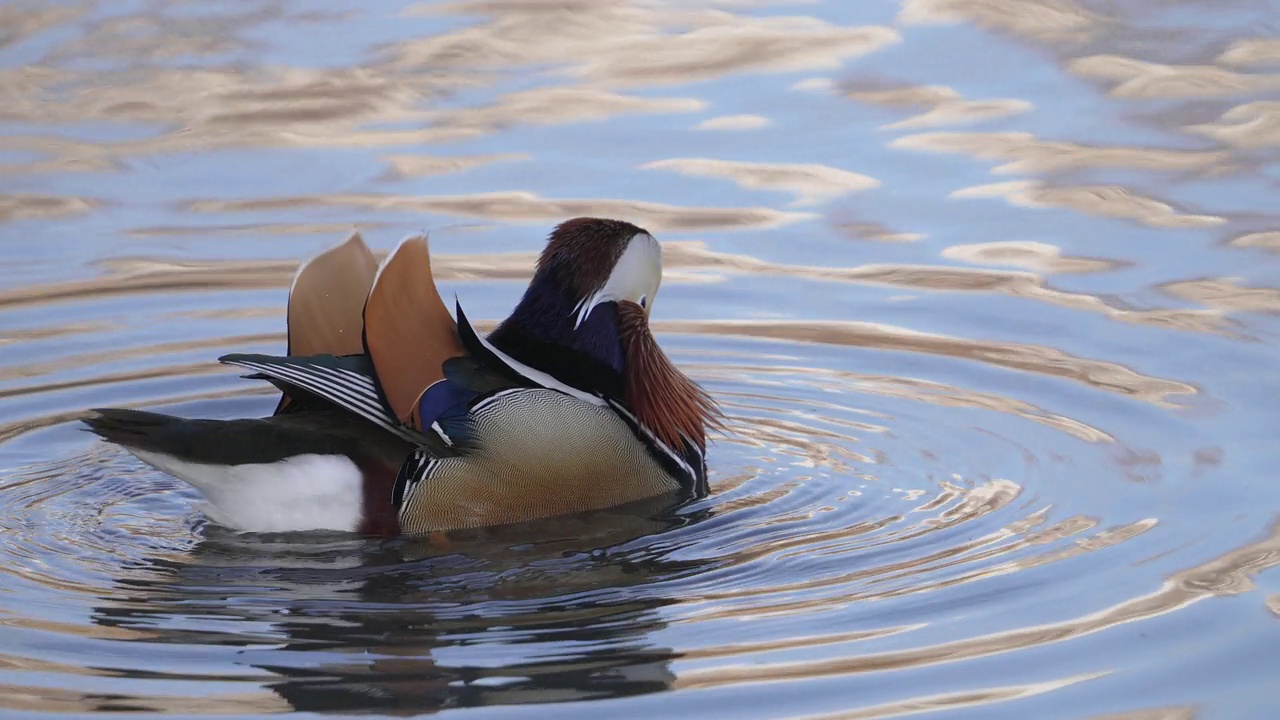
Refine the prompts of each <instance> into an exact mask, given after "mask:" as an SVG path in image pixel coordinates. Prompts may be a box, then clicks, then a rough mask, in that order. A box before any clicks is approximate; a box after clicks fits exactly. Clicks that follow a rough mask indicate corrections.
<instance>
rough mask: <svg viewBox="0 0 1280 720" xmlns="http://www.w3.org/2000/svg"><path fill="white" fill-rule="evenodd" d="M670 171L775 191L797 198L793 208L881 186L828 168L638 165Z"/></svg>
mask: <svg viewBox="0 0 1280 720" xmlns="http://www.w3.org/2000/svg"><path fill="white" fill-rule="evenodd" d="M640 167H641V169H643V170H672V171H675V172H678V173H680V174H682V175H689V176H693V177H713V178H727V179H729V180H732V181H734V182H735V183H737V185H738V187H741V188H745V189H748V190H778V191H782V192H789V193H792V194H794V195H795V196H796V199H795V201H794V202H792V203H791V204H792V205H793V206H804V205H817V204H819V203H821V202H824V201H827V200H831V199H834V198H838V197H842V196H844V195H850V194H853V193H856V192H861V191H863V190H870V189H872V188H877V187H880V181H879V180H876V179H875V178H873V177H868V176H866V175H861V174H859V173H855V172H849V171H848V170H841V169H839V168H834V167H830V166H828V165H816V164H815V165H797V164H786V163H756V162H733V161H729V160H713V159H710V158H671V159H669V160H657V161H655V162H651V163H648V164H645V165H641V166H640Z"/></svg>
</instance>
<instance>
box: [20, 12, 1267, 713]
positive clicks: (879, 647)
mask: <svg viewBox="0 0 1280 720" xmlns="http://www.w3.org/2000/svg"><path fill="white" fill-rule="evenodd" d="M353 8H355V9H353ZM1275 11H1276V7H1275V5H1274V3H1271V2H1261V1H1259V2H1252V1H1248V0H1238V1H1235V2H1212V3H1211V2H1182V3H1173V4H1171V3H1156V2H1129V3H1108V2H1101V1H1098V0H904V1H903V2H901V3H898V2H889V1H887V0H886V1H881V2H859V3H852V2H834V1H832V0H828V1H827V2H813V3H786V2H776V3H773V2H768V1H767V0H766V1H765V2H754V3H732V2H705V3H704V2H698V3H662V2H655V3H648V2H634V3H633V2H625V1H624V0H618V1H617V2H595V1H590V2H588V1H587V0H582V1H580V2H573V1H570V0H563V1H561V2H554V1H550V0H539V1H537V2H534V1H530V2H465V1H464V2H459V3H453V4H444V3H440V4H435V3H423V4H417V5H413V4H406V3H403V2H378V3H365V4H360V5H359V6H358V7H357V6H356V5H352V4H343V3H316V2H307V3H302V2H284V1H282V0H280V1H277V0H261V1H255V2H244V3H226V2H223V3H218V2H205V3H189V2H178V1H177V0H169V1H161V2H148V3H141V2H139V3H134V2H127V3H126V2H110V3H107V2H97V3H94V2H75V3H44V4H36V3H14V4H9V5H6V6H4V7H3V8H0V98H3V102H0V165H2V167H0V258H2V260H3V262H0V397H2V398H3V402H0V572H2V573H3V576H2V577H0V716H3V717H4V718H26V717H37V716H39V717H46V716H49V715H52V714H64V715H83V714H87V713H92V712H100V711H111V712H113V713H116V714H119V715H125V716H133V715H146V714H153V713H166V714H174V715H193V716H194V715H201V716H206V715H213V716H243V715H248V716H257V715H266V714H275V713H282V712H299V713H324V714H359V715H387V716H404V715H409V714H430V713H435V712H441V713H455V714H466V715H475V716H482V717H519V718H527V717H544V716H545V717H557V718H560V717H599V716H600V715H602V714H605V715H609V716H618V717H653V716H655V715H664V716H665V715H674V716H690V717H710V718H715V717H732V718H735V719H741V718H753V719H754V718H783V717H788V718H790V717H802V718H820V719H823V720H834V719H836V718H840V719H842V720H849V719H853V718H858V719H862V718H882V717H897V716H902V715H909V714H914V715H917V716H921V717H928V718H934V717H938V718H943V717H946V718H981V719H986V718H1030V717H1035V718H1063V719H1067V718H1070V719H1084V718H1091V719H1093V718H1097V719H1101V718H1108V719H1110V720H1117V719H1120V718H1123V719H1124V720H1185V719H1188V718H1196V719H1198V720H1199V719H1218V718H1248V719H1254V718H1257V719H1259V720H1261V719H1264V718H1269V717H1272V716H1273V715H1274V714H1275V710H1274V707H1276V706H1277V705H1278V704H1280V690H1277V687H1278V686H1277V684H1276V681H1275V678H1276V677H1277V674H1278V673H1280V652H1277V650H1276V649H1275V648H1276V647H1280V645H1278V644H1277V643H1278V642H1280V571H1277V570H1276V567H1275V566H1276V565H1278V564H1280V524H1278V523H1277V511H1278V509H1280V489H1278V488H1280V486H1278V485H1277V484H1276V483H1275V482H1274V481H1273V476H1274V474H1275V473H1274V468H1275V466H1276V461H1277V453H1276V450H1275V448H1276V433H1277V429H1278V428H1280V415H1278V414H1277V410H1276V406H1277V404H1276V401H1275V400H1276V398H1277V397H1280V376H1278V375H1277V373H1276V372H1275V368H1276V367H1277V366H1278V363H1280V334H1278V331H1280V325H1277V319H1276V316H1277V314H1280V287H1277V285H1276V278H1277V277H1280V218H1278V217H1277V215H1276V211H1275V208H1276V203H1275V197H1276V192H1277V187H1278V186H1277V178H1278V177H1280V175H1278V174H1277V172H1278V171H1277V163H1276V161H1277V154H1276V150H1277V148H1280V135H1278V134H1277V128H1280V40H1277V37H1280V32H1278V30H1280V25H1277V23H1278V22H1280V21H1278V18H1280V16H1278V15H1277V14H1276V12H1275ZM737 116H746V117H737ZM584 214H594V215H604V216H609V217H617V218H621V219H626V220H629V221H632V222H635V223H637V224H639V225H641V226H643V227H645V228H647V229H649V230H651V231H652V232H653V233H654V234H655V235H656V236H658V237H659V238H660V239H661V240H663V241H664V243H665V244H666V250H665V256H666V261H665V265H666V268H665V271H666V279H665V281H664V283H663V290H662V293H661V296H660V297H659V299H658V301H657V303H656V305H655V309H654V312H653V320H654V325H655V329H656V330H657V331H658V333H659V339H660V341H661V342H662V343H663V345H664V347H665V348H666V349H667V351H668V353H669V354H671V356H672V357H673V358H674V359H675V360H676V361H677V362H678V363H679V364H680V365H682V366H683V367H684V368H685V369H686V370H687V371H688V372H689V374H691V375H692V376H693V377H695V379H697V380H699V382H701V383H702V384H703V385H704V386H705V387H707V388H708V389H709V390H710V391H711V392H712V393H713V394H714V395H715V396H716V397H717V398H718V399H719V400H720V401H721V402H722V403H723V405H724V407H725V409H726V411H727V412H728V414H729V417H730V422H729V428H728V432H727V433H726V434H725V435H724V436H722V437H719V438H717V439H716V442H715V444H714V446H713V448H712V451H711V470H712V488H713V493H712V495H711V496H710V497H708V498H706V499H705V500H701V501H698V502H696V503H693V504H691V505H687V506H683V507H680V508H677V509H675V510H670V509H666V508H656V507H655V508H628V509H626V510H619V511H611V512H603V513H596V514H594V515H590V516H585V517H574V518H561V519H555V520H552V521H547V522H540V523H535V524H531V525H522V526H513V527H508V528H500V529H495V530H491V531H483V532H480V531H476V532H467V533H457V534H455V535H453V536H451V537H449V538H448V539H447V540H446V541H440V540H435V541H432V542H391V543H388V542H379V541H371V540H364V539H361V538H353V537H346V536H330V535H326V536H315V535H302V536H274V537H264V536H251V535H235V534H233V533H231V532H229V531H227V530H225V529H223V528H219V527H217V526H214V525H211V524H209V523H208V522H207V521H205V520H204V519H203V517H202V516H201V515H200V513H199V510H198V507H197V503H198V499H197V497H196V496H195V494H194V492H193V491H192V490H190V489H189V488H187V487H186V486H184V485H183V484H182V483H181V482H179V481H177V480H174V479H172V478H169V477H167V476H165V475H162V474H160V473H158V472H156V471H154V470H152V469H150V468H148V467H146V466H143V465H141V464H140V463H139V462H137V461H136V460H134V459H133V458H132V457H131V456H129V455H128V454H126V453H124V452H122V451H120V450H119V449H117V448H114V447H112V446H109V445H105V444H102V443H100V442H97V441H95V440H94V439H93V438H92V437H91V436H90V435H88V434H86V433H83V432H80V431H79V429H78V426H77V423H76V422H75V421H76V419H77V418H78V417H80V414H81V413H82V412H83V411H84V410H85V409H86V408H90V407H97V406H104V405H108V406H127V407H147V408H160V409H162V410H163V411H166V412H173V413H177V414H182V415H190V416H206V417H225V418H231V417H242V416H254V415H263V414H267V413H269V412H270V410H271V408H272V406H273V404H274V398H273V397H272V396H271V394H270V393H269V392H267V391H266V390H264V389H263V388H261V387H258V386H257V385H255V384H254V383H250V382H246V381H243V380H240V379H239V378H238V377H237V375H236V373H234V372H232V371H228V370H227V369H225V368H222V367H220V366H218V365H217V363H216V362H215V361H214V358H215V357H216V356H218V355H219V354H221V353H223V352H228V351H232V350H244V351H262V352H279V351H280V350H281V349H282V348H283V330H284V327H283V325H284V317H283V309H284V302H285V298H286V293H287V288H288V283H289V280H290V278H291V276H292V273H293V270H294V268H295V267H296V265H297V263H298V262H299V261H300V260H301V259H304V258H306V257H308V256H310V255H313V254H314V253H316V252H318V251H320V250H322V249H324V248H326V247H328V246H330V245H332V244H335V243H337V242H340V241H341V240H343V239H344V238H345V237H346V235H347V234H348V233H349V232H351V231H352V230H353V229H359V230H360V231H361V232H362V233H363V234H364V237H365V238H366V240H367V241H368V242H369V243H370V244H371V245H372V246H374V247H375V248H376V249H380V250H385V249H388V248H390V247H393V246H394V244H395V243H396V242H398V241H399V240H400V239H402V238H403V237H405V236H407V235H409V234H414V233H418V232H422V231H427V232H428V233H429V234H430V240H431V244H432V250H433V252H434V253H435V256H436V260H435V265H436V271H437V275H438V281H439V284H440V286H441V289H442V291H443V292H444V293H445V294H446V295H449V294H453V293H456V294H457V295H458V296H459V298H460V299H461V301H462V302H463V303H464V306H465V307H466V308H467V311H468V314H469V315H472V316H475V317H477V318H483V319H486V320H488V321H493V320H498V319H501V318H502V317H503V316H504V315H505V313H506V312H508V311H509V309H510V308H511V306H512V305H513V304H514V302H515V300H516V299H517V298H518V296H519V294H520V292H521V291H522V289H523V283H522V279H523V278H525V277H527V275H528V272H529V270H530V269H531V267H532V263H533V258H534V257H535V254H536V252H537V251H538V250H539V249H540V248H541V246H542V244H543V242H544V241H545V237H546V234H547V232H548V231H549V230H550V228H551V227H552V226H553V225H555V224H556V223H557V222H559V221H561V220H564V219H566V218H568V217H572V216H576V215H584Z"/></svg>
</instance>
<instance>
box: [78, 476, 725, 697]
mask: <svg viewBox="0 0 1280 720" xmlns="http://www.w3.org/2000/svg"><path fill="white" fill-rule="evenodd" d="M674 505H675V501H674V500H672V499H670V498H661V499H651V500H647V501H644V502H641V503H637V504H632V505H628V506H624V507H621V508H615V509H612V510H608V511H600V512H594V513H589V514H583V515H575V516H568V517H560V518H555V519H549V520H542V521H535V522H533V523H525V524H522V525H518V526H507V527H498V528H489V529H484V530H469V531H454V532H452V533H450V534H448V535H447V536H446V535H441V536H433V537H430V538H426V539H419V540H414V541H408V540H391V541H377V540H369V539H356V538H352V537H351V536H349V535H342V536H334V535H324V536H320V535H314V534H305V535H298V534H290V535H238V534H233V533H229V532H227V531H225V530H222V529H221V528H218V527H215V526H208V527H206V528H205V529H204V538H203V539H202V540H201V541H200V542H199V544H198V545H196V546H195V548H194V549H193V550H192V552H191V553H190V554H189V556H184V557H182V558H181V559H180V560H178V561H174V560H173V559H168V560H154V561H152V567H151V568H150V570H151V571H152V573H153V575H154V580H150V581H139V576H140V575H142V573H139V572H137V570H134V571H133V572H131V573H130V579H129V580H128V581H127V582H124V581H122V582H121V583H120V588H118V590H117V592H116V593H115V594H114V597H112V598H111V599H110V600H109V601H108V602H107V603H106V604H104V605H102V606H101V607H98V608H96V609H95V612H94V616H93V621H94V622H95V623H96V624H98V625H102V626H111V627H127V628H132V629H142V630H145V631H146V632H145V633H144V634H142V635H141V636H140V637H139V640H141V641H144V642H165V643H184V642H194V641H195V637H194V636H195V635H197V634H198V642H199V643H200V644H202V645H206V646H208V645H224V646H240V647H242V648H243V649H242V650H240V651H239V657H240V658H241V661H240V662H241V663H242V664H243V665H245V666H247V667H252V668H257V669H258V670H261V671H266V672H269V673H271V674H272V675H274V676H276V679H267V680H266V681H265V682H262V683H261V685H262V686H263V687H266V688H268V689H270V690H271V691H272V692H273V693H275V694H276V695H277V696H278V697H279V698H281V699H282V700H283V701H284V702H285V703H287V705H288V706H289V707H291V708H292V709H294V710H297V711H303V712H321V713H327V712H371V711H372V712H385V713H392V714H404V715H409V714H421V713H431V712H436V711H439V710H444V709H448V708H454V707H469V706H479V705H505V704H516V703H520V704H524V703H546V702H565V701H572V700H581V699H598V698H609V697H622V696H629V695H639V694H644V693H652V692H659V691H663V690H667V689H669V688H670V687H671V684H672V682H673V681H674V679H675V676H674V674H673V672H672V670H671V669H670V667H669V664H670V662H671V661H672V660H673V659H675V658H677V657H679V654H678V653H677V652H675V651H674V650H672V649H670V648H666V647H662V646H661V645H659V644H657V643H655V642H654V640H653V634H654V633H655V632H658V631H660V630H662V629H663V628H665V627H666V623H665V620H664V618H663V614H662V613H661V612H660V610H661V608H663V607H665V606H668V605H673V604H675V603H677V602H679V598H678V597H676V596H673V594H672V591H671V588H670V586H669V585H668V584H667V582H668V581H671V580H675V579H678V578H680V577H682V576H685V575H690V574H696V573H697V572H699V570H700V568H701V567H702V566H703V565H705V564H706V563H705V562H700V561H684V560H673V559H670V558H669V557H667V556H668V554H669V553H670V552H671V550H672V546H673V545H674V546H678V543H672V542H671V539H673V537H674V536H672V535H671V534H670V531H672V530H674V529H676V528H679V527H682V526H686V525H689V524H691V523H694V522H698V521H700V520H701V519H703V516H704V515H705V514H706V511H702V510H693V509H689V508H685V509H677V508H676V507H674ZM119 590H124V591H125V592H126V593H127V594H122V593H120V592H119ZM197 617H198V618H200V619H199V620H198V621H197V622H198V624H199V625H201V626H204V627H205V628H206V629H204V630H200V631H192V630H189V629H184V628H190V627H191V625H192V623H191V618H197ZM175 621H176V622H175ZM207 628H214V630H209V629H207ZM219 628H226V630H225V631H221V632H220V631H219V630H218V629H219ZM264 628H265V629H264ZM223 632H225V634H222V633H223ZM215 633H217V634H215ZM254 680H255V681H256V680H258V678H256V677H255V678H254Z"/></svg>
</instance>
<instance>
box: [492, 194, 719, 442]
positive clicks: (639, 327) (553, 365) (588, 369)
mask: <svg viewBox="0 0 1280 720" xmlns="http://www.w3.org/2000/svg"><path fill="white" fill-rule="evenodd" d="M661 284H662V246H661V245H659V244H658V241H657V240H656V239H654V237H653V235H651V234H650V233H648V232H647V231H645V230H644V229H643V228H640V227H637V226H635V225H632V224H631V223H627V222H622V221H619V220H607V219H601V218H575V219H573V220H568V221H566V222H564V223H561V224H560V225H559V226H557V227H556V228H555V230H554V231H553V232H552V233H551V237H550V239H549V241H548V243H547V246H546V249H544V250H543V252H542V255H541V256H540V257H539V259H538V266H537V270H536V271H535V273H534V276H533V279H532V280H531V281H530V283H529V288H528V289H527V290H526V291H525V294H524V296H523V297H522V298H521V300H520V303H519V304H518V305H517V306H516V308H515V310H514V311H513V312H512V314H511V316H510V317H508V318H507V319H506V320H505V321H504V322H503V323H502V324H501V325H500V326H499V327H498V329H497V330H495V331H494V332H493V334H492V335H490V337H489V340H490V342H492V343H493V344H494V345H495V346H497V347H499V348H501V349H502V350H503V351H504V352H506V353H507V354H509V355H511V356H512V357H514V358H516V359H518V360H520V361H521V362H524V363H526V364H528V365H530V366H531V367H534V368H536V369H538V370H540V371H542V372H545V373H548V374H550V375H553V376H555V377H556V378H557V379H559V380H560V381H562V382H564V383H567V384H569V385H572V386H574V387H576V388H579V389H582V390H586V391H589V392H598V393H600V394H602V395H604V396H605V397H610V398H614V399H617V400H621V401H623V402H625V403H626V404H627V405H628V406H629V407H630V408H631V410H632V412H634V413H635V415H636V418H637V420H639V421H640V422H641V423H642V424H644V425H645V426H646V427H647V428H649V430H650V431H651V432H653V433H654V435H656V436H657V437H658V438H659V439H661V440H662V441H663V442H665V443H667V444H668V445H669V446H670V447H672V448H680V447H682V446H683V445H684V443H686V442H688V443H692V444H694V445H696V446H697V447H699V448H700V449H701V448H705V445H706V440H705V437H706V427H708V426H712V425H717V424H718V417H719V415H718V411H717V410H716V407H715V404H714V402H713V401H712V400H711V398H710V397H709V396H708V395H707V393H706V392H705V391H703V390H702V389H701V388H700V387H698V386H697V385H696V384H694V383H693V382H692V381H691V380H689V379H688V378H687V377H685V376H684V374H683V373H681V372H680V371H679V370H678V369H677V368H676V367H675V366H674V365H673V364H672V363H671V361H670V360H669V359H668V358H667V356H666V354H665V353H663V352H662V349H661V348H660V347H659V346H658V343H657V341H656V340H655V339H654V337H653V334H652V333H651V331H650V329H649V313H650V311H651V309H652V308H653V303H654V300H655V299H656V297H657V294H658V288H659V286H660V285H661Z"/></svg>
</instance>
